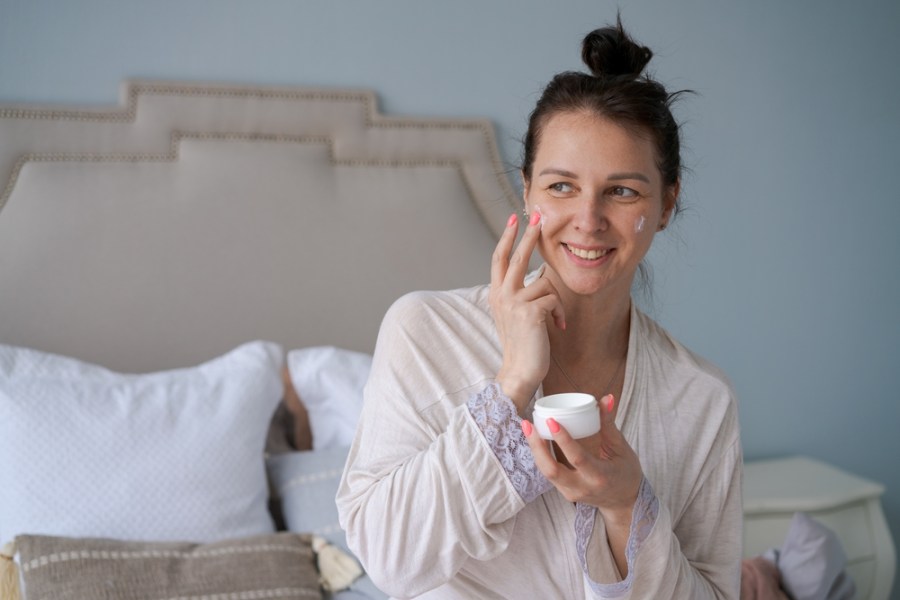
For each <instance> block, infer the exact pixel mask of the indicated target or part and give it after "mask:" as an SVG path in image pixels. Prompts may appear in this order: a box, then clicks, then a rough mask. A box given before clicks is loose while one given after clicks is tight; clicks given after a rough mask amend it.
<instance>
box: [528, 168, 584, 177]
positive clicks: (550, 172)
mask: <svg viewBox="0 0 900 600" xmlns="http://www.w3.org/2000/svg"><path fill="white" fill-rule="evenodd" d="M541 175H562V176H563V177H568V178H569V179H578V175H576V174H575V173H573V172H572V171H566V170H565V169H556V168H554V167H547V168H546V169H544V170H543V171H541V172H540V173H538V177H540V176H541Z"/></svg>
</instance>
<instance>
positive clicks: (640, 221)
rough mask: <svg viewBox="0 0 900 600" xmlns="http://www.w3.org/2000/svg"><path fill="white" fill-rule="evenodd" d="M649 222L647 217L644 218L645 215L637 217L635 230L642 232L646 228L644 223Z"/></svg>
mask: <svg viewBox="0 0 900 600" xmlns="http://www.w3.org/2000/svg"><path fill="white" fill-rule="evenodd" d="M646 223H647V219H646V218H644V215H640V216H639V217H638V218H637V219H635V220H634V232H635V233H640V232H642V231H643V230H644V225H645V224H646Z"/></svg>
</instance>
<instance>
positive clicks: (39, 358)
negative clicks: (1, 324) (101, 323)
mask: <svg viewBox="0 0 900 600" xmlns="http://www.w3.org/2000/svg"><path fill="white" fill-rule="evenodd" d="M283 356H284V354H283V351H282V349H281V347H280V346H278V345H277V344H273V343H270V342H251V343H248V344H244V345H242V346H239V347H238V348H235V349H234V350H232V351H231V352H229V353H227V354H225V355H223V356H220V357H218V358H216V359H213V360H211V361H209V362H206V363H204V364H202V365H199V366H196V367H192V368H185V369H176V370H171V371H161V372H158V373H150V374H142V375H125V374H121V373H115V372H112V371H109V370H107V369H104V368H102V367H99V366H96V365H91V364H88V363H85V362H81V361H78V360H75V359H73V358H69V357H64V356H58V355H53V354H47V353H43V352H38V351H35V350H30V349H25V348H18V347H13V346H3V345H0V543H3V542H4V541H8V540H10V539H12V538H13V537H14V536H16V535H18V534H26V533H27V534H46V535H57V536H72V537H105V538H116V539H130V540H145V541H170V540H183V541H193V542H211V541H217V540H223V539H228V538H235V537H241V536H248V535H257V534H264V533H269V532H271V531H273V529H274V526H273V523H272V519H271V517H270V515H269V512H268V507H267V496H268V489H267V481H266V474H265V460H264V456H263V446H264V443H265V439H266V432H267V430H268V426H269V421H270V420H271V418H272V414H273V413H274V411H275V408H276V406H277V405H278V402H279V401H280V398H281V396H282V392H283V384H282V381H281V377H280V369H281V365H282V361H283Z"/></svg>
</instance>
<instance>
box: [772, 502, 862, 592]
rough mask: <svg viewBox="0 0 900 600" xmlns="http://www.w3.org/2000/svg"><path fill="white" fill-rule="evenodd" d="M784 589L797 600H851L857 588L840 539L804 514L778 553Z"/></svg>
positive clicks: (793, 524)
mask: <svg viewBox="0 0 900 600" xmlns="http://www.w3.org/2000/svg"><path fill="white" fill-rule="evenodd" d="M775 559H776V560H775V563H776V564H777V565H778V569H779V570H780V571H781V586H782V587H783V588H784V590H785V591H786V592H787V593H788V594H789V595H790V597H791V598H793V599H794V600H852V599H853V598H855V597H856V584H855V583H854V581H853V579H852V578H851V577H850V574H849V573H848V572H847V571H846V567H847V555H846V554H845V553H844V548H843V546H842V545H841V541H840V540H839V539H838V537H837V535H836V534H835V533H834V532H833V531H832V530H831V529H829V528H828V527H826V526H825V525H823V524H822V523H819V522H818V521H816V520H815V519H813V518H812V517H810V516H809V515H807V514H806V513H803V512H798V513H795V514H794V516H793V518H792V519H791V524H790V527H789V528H788V532H787V535H785V538H784V545H782V547H781V549H780V550H778V551H776V552H775Z"/></svg>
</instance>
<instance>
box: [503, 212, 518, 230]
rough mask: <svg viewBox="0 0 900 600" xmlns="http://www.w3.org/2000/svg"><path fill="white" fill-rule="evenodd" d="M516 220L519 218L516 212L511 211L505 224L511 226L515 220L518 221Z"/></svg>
mask: <svg viewBox="0 0 900 600" xmlns="http://www.w3.org/2000/svg"><path fill="white" fill-rule="evenodd" d="M518 220H519V218H518V217H517V216H516V213H513V214H511V215H509V219H508V220H507V221H506V226H507V227H512V226H513V225H515V224H516V221H518Z"/></svg>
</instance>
